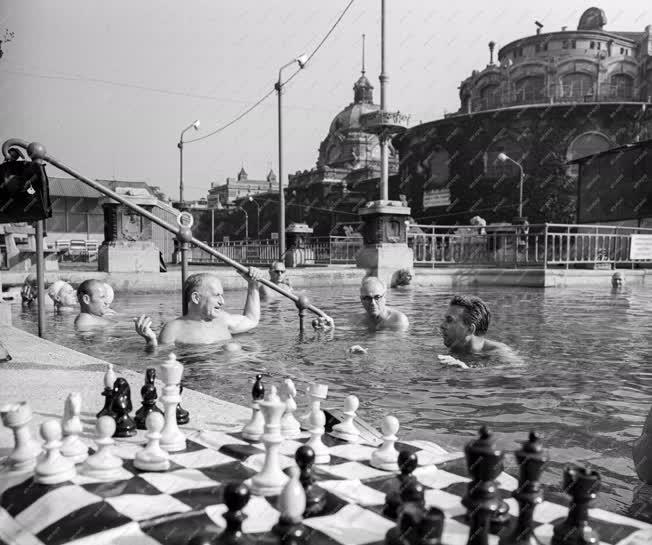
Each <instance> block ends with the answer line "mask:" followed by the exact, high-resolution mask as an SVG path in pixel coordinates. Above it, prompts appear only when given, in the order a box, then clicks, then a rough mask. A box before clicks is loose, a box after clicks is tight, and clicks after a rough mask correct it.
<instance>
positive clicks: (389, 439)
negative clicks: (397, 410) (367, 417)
mask: <svg viewBox="0 0 652 545" xmlns="http://www.w3.org/2000/svg"><path fill="white" fill-rule="evenodd" d="M398 428H399V423H398V419H397V418H396V417H395V416H391V415H387V416H386V417H385V418H383V423H382V425H381V426H380V430H381V431H382V433H383V444H382V445H380V447H378V448H377V449H376V450H374V451H373V452H372V453H371V460H370V462H369V463H370V464H371V465H372V467H375V468H377V469H383V470H385V471H398V451H397V450H396V449H395V448H394V444H395V443H396V439H397V437H396V433H397V432H398Z"/></svg>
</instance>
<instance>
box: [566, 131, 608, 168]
mask: <svg viewBox="0 0 652 545" xmlns="http://www.w3.org/2000/svg"><path fill="white" fill-rule="evenodd" d="M610 147H611V143H610V142H609V139H608V138H607V137H606V136H605V135H604V134H601V133H599V132H587V133H584V134H580V135H579V136H578V137H577V138H575V140H573V141H572V142H571V144H570V146H568V150H567V151H566V159H568V160H569V161H572V160H573V159H579V158H580V157H586V156H587V155H592V154H594V153H599V152H601V151H605V150H608V149H609V148H610ZM566 173H567V174H568V175H569V176H572V177H574V178H577V175H578V173H579V167H578V166H577V165H570V166H569V167H568V169H567V171H566Z"/></svg>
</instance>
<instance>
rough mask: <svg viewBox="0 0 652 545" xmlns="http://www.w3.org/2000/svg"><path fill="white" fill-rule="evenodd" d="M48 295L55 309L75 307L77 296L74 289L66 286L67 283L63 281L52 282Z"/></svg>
mask: <svg viewBox="0 0 652 545" xmlns="http://www.w3.org/2000/svg"><path fill="white" fill-rule="evenodd" d="M48 295H49V296H50V299H52V301H54V306H55V307H76V306H77V294H76V293H75V289H74V288H73V287H72V286H71V285H70V284H68V282H64V281H63V280H57V281H56V282H53V283H52V285H51V286H50V287H49V288H48Z"/></svg>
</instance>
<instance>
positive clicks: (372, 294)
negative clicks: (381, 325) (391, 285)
mask: <svg viewBox="0 0 652 545" xmlns="http://www.w3.org/2000/svg"><path fill="white" fill-rule="evenodd" d="M385 293H387V288H385V284H383V282H381V280H379V279H378V278H376V277H375V276H367V277H366V278H365V279H364V280H363V281H362V284H361V285H360V302H361V303H362V306H363V308H364V309H365V311H366V312H367V315H368V316H369V317H370V318H380V317H381V316H383V315H384V314H385V310H386V308H387V301H386V300H385Z"/></svg>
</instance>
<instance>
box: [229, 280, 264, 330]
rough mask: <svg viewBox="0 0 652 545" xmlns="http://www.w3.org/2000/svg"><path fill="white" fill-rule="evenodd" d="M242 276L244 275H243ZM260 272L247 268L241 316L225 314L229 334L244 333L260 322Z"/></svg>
mask: <svg viewBox="0 0 652 545" xmlns="http://www.w3.org/2000/svg"><path fill="white" fill-rule="evenodd" d="M243 276H244V275H243ZM259 277H260V271H257V270H256V269H254V268H253V267H249V272H248V274H247V276H246V279H247V282H248V283H249V285H248V286H247V300H246V301H245V306H244V310H243V312H242V316H238V315H235V314H226V313H225V314H226V325H227V326H228V328H229V331H230V332H231V333H234V334H235V333H245V332H247V331H250V330H252V329H253V328H254V327H256V326H257V325H258V322H259V321H260V294H259V292H258V287H259V286H258V278H259Z"/></svg>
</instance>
